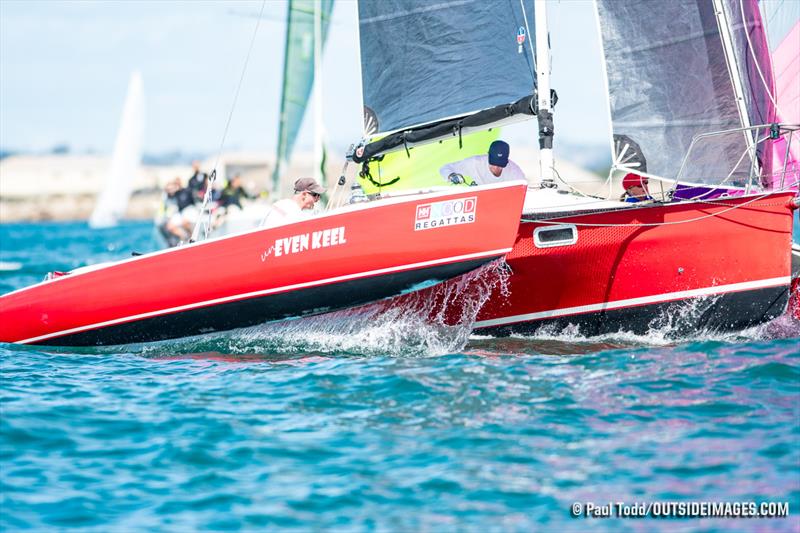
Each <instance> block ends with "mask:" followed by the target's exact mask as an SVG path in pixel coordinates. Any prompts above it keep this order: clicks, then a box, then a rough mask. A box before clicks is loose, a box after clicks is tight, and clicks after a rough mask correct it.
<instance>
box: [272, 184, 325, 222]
mask: <svg viewBox="0 0 800 533" xmlns="http://www.w3.org/2000/svg"><path fill="white" fill-rule="evenodd" d="M324 192H325V187H323V186H322V185H320V184H319V183H317V181H316V180H315V179H314V178H300V179H299V180H297V181H295V182H294V195H293V196H292V197H291V198H284V199H283V200H278V201H277V202H275V203H274V204H272V206H271V207H270V209H269V211H267V214H266V216H265V217H264V220H262V221H261V226H262V227H272V226H280V225H281V224H286V223H288V222H294V221H295V220H299V219H301V218H304V217H306V216H308V215H310V211H311V210H312V209H314V205H316V203H317V202H318V201H319V199H320V197H321V196H322V194H323V193H324Z"/></svg>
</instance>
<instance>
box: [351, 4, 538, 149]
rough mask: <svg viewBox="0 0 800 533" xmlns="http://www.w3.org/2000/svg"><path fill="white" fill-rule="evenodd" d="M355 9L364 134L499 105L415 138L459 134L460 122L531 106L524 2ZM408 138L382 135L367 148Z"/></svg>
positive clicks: (528, 14)
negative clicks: (500, 107)
mask: <svg viewBox="0 0 800 533" xmlns="http://www.w3.org/2000/svg"><path fill="white" fill-rule="evenodd" d="M523 5H524V6H525V10H526V11H525V12H523V7H522V6H523ZM358 15H359V31H360V40H361V82H362V94H363V101H364V134H365V136H366V137H373V136H380V135H381V134H386V133H390V132H395V131H399V130H412V129H418V127H419V126H423V125H429V126H430V125H433V124H437V123H438V124H441V123H442V121H445V120H447V119H459V120H460V118H462V117H468V116H470V115H474V114H476V113H477V112H481V111H485V110H490V109H493V108H495V109H496V108H498V106H504V107H503V108H502V109H498V110H497V112H495V113H494V114H492V113H490V114H489V115H488V116H487V117H485V120H483V119H481V120H479V121H477V122H480V124H475V123H474V122H475V121H473V122H469V121H465V122H463V123H460V122H458V120H457V121H456V122H454V123H453V124H448V125H446V126H445V127H444V128H443V129H441V130H437V129H436V128H433V131H429V132H428V134H426V135H423V136H421V137H422V138H420V136H418V137H417V140H420V141H421V140H429V139H431V138H437V137H443V136H445V135H448V134H453V133H455V134H460V130H461V128H462V127H469V126H471V125H472V126H483V125H486V124H491V123H493V122H497V121H499V120H501V119H503V118H507V117H508V116H510V114H516V113H518V112H520V110H522V111H521V112H523V113H525V112H527V114H528V115H530V114H531V113H532V109H530V95H532V93H533V91H534V88H535V81H534V79H535V76H534V58H533V53H534V51H533V46H532V43H533V35H532V31H533V27H534V19H533V10H532V4H531V2H519V0H502V1H492V2H486V1H484V0H440V1H435V2H418V1H413V0H362V1H361V2H359V5H358ZM518 39H519V40H518ZM520 41H521V42H520ZM521 100H522V102H521V103H520V104H519V105H518V106H517V107H513V104H516V103H518V102H520V101H521ZM505 106H508V107H510V109H508V110H506V108H505ZM487 127H488V126H487ZM429 129H430V128H429ZM413 140H414V139H413V138H412V137H404V138H403V139H401V140H398V138H397V137H396V136H392V135H389V136H388V137H384V144H383V145H382V146H381V147H380V148H379V149H378V150H373V151H372V152H373V153H377V152H380V151H381V150H382V149H385V148H392V147H396V146H399V145H402V144H403V143H408V142H409V141H413ZM368 152H370V151H369V150H368ZM368 155H370V154H369V153H368ZM360 158H361V156H357V157H356V158H354V159H355V160H356V161H359V159H360Z"/></svg>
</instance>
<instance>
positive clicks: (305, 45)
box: [272, 0, 333, 190]
mask: <svg viewBox="0 0 800 533" xmlns="http://www.w3.org/2000/svg"><path fill="white" fill-rule="evenodd" d="M315 5H316V6H319V7H320V17H321V34H322V43H324V42H325V40H326V38H327V36H328V26H329V25H330V20H331V12H332V10H333V0H290V1H289V6H288V9H287V19H286V48H285V52H284V59H283V90H282V92H281V109H280V118H279V127H278V151H277V156H276V160H275V161H276V162H275V170H274V172H273V174H272V180H273V187H274V188H275V189H276V190H277V188H278V180H279V179H280V176H281V172H282V171H283V169H284V168H285V167H286V164H287V163H288V161H289V157H291V154H292V150H293V149H294V144H295V141H296V140H297V134H298V133H299V131H300V125H301V124H302V122H303V115H304V114H305V112H306V106H307V104H308V97H309V95H310V94H311V87H312V85H313V83H314V55H315V53H316V52H315V50H316V48H317V47H316V46H315V41H314V18H315Z"/></svg>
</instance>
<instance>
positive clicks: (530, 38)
mask: <svg viewBox="0 0 800 533" xmlns="http://www.w3.org/2000/svg"><path fill="white" fill-rule="evenodd" d="M519 7H520V9H522V18H523V19H524V20H525V31H526V32H527V33H528V47H529V48H530V49H531V65H532V66H533V71H532V72H531V75H532V76H533V79H534V88H535V86H536V83H535V80H536V69H537V65H536V52H534V50H533V36H532V35H531V28H530V26H528V15H527V13H525V4H524V3H523V0H519Z"/></svg>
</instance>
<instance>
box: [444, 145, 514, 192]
mask: <svg viewBox="0 0 800 533" xmlns="http://www.w3.org/2000/svg"><path fill="white" fill-rule="evenodd" d="M509 152H510V148H509V146H508V143H507V142H504V141H494V142H493V143H492V144H491V145H489V153H487V154H486V155H476V156H473V157H468V158H466V159H462V160H461V161H456V162H454V163H448V164H446V165H444V166H443V167H442V168H440V169H439V174H441V175H442V177H443V178H444V179H446V180H448V181H450V182H452V183H455V184H458V183H464V182H465V179H464V178H472V181H473V183H475V184H476V185H486V184H489V183H500V182H501V181H513V180H523V181H524V180H525V174H524V173H523V172H522V169H521V168H519V165H517V164H516V163H514V162H513V161H509V159H508V155H509Z"/></svg>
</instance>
